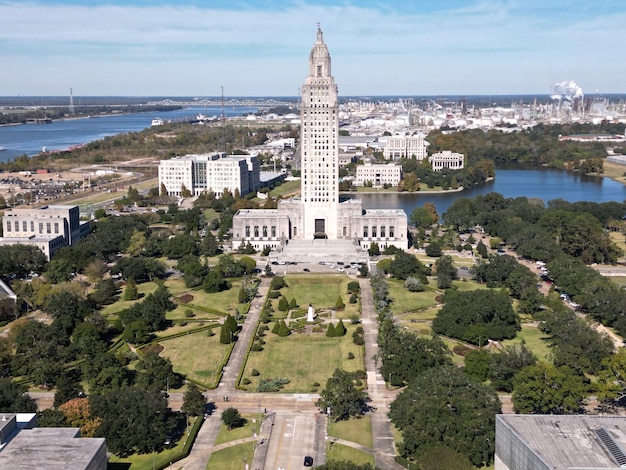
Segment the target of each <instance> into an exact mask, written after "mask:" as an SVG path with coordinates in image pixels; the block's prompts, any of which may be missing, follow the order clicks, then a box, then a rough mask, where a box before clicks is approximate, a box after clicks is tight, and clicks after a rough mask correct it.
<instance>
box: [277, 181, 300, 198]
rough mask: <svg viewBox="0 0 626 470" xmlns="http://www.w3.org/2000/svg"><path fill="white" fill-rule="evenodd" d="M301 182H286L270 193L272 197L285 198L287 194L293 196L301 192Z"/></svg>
mask: <svg viewBox="0 0 626 470" xmlns="http://www.w3.org/2000/svg"><path fill="white" fill-rule="evenodd" d="M300 186H301V185H300V180H297V181H285V182H284V183H283V184H281V185H280V186H276V187H275V188H274V189H272V190H271V191H270V196H272V197H276V196H284V195H285V194H291V193H296V192H300Z"/></svg>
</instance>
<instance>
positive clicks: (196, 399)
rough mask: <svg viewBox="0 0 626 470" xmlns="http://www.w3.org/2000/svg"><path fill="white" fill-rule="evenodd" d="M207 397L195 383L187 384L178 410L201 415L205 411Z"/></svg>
mask: <svg viewBox="0 0 626 470" xmlns="http://www.w3.org/2000/svg"><path fill="white" fill-rule="evenodd" d="M206 404H207V399H206V397H205V396H204V395H203V394H202V392H201V391H200V389H199V388H198V386H197V385H196V384H193V383H190V384H189V385H187V390H186V391H185V393H184V395H183V406H181V408H180V410H181V411H182V412H183V413H187V414H188V415H191V416H202V415H204V412H205V411H206Z"/></svg>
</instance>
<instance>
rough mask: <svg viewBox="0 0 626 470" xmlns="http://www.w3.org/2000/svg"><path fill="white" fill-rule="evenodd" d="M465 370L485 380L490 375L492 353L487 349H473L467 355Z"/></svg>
mask: <svg viewBox="0 0 626 470" xmlns="http://www.w3.org/2000/svg"><path fill="white" fill-rule="evenodd" d="M463 362H464V364H465V367H464V368H463V371H464V372H465V373H466V374H467V375H469V376H470V377H472V378H474V379H476V380H478V381H479V382H484V381H485V380H487V377H489V370H490V368H491V354H489V352H488V351H487V350H485V349H473V350H472V351H470V352H468V353H467V354H466V355H465V359H464V361H463Z"/></svg>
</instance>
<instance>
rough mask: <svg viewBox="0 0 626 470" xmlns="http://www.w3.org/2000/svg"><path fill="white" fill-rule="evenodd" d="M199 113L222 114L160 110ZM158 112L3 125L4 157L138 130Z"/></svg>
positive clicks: (170, 116)
mask: <svg viewBox="0 0 626 470" xmlns="http://www.w3.org/2000/svg"><path fill="white" fill-rule="evenodd" d="M257 110H258V108H256V107H245V106H238V107H234V108H232V107H231V108H224V115H225V116H226V117H234V116H241V115H243V114H245V113H255V112H256V111H257ZM198 113H202V114H204V115H205V116H209V117H211V116H221V113H222V110H221V108H220V107H207V108H205V107H189V108H184V109H177V110H174V111H168V112H163V113H158V117H160V118H161V119H163V120H164V121H168V120H172V121H176V120H182V119H185V118H193V117H195V116H196V115H197V114H198ZM155 117H157V114H156V113H132V114H110V115H102V116H97V117H91V118H86V117H85V118H78V119H63V120H58V121H53V122H52V123H50V124H20V125H17V126H4V127H0V147H6V150H4V151H2V152H0V161H3V162H6V161H9V160H13V159H14V158H15V157H19V156H20V155H24V154H26V155H28V156H33V155H36V154H38V153H39V152H41V150H42V148H43V147H45V148H46V149H47V150H63V149H67V148H68V147H70V146H72V145H79V144H85V143H87V142H92V141H94V140H98V139H102V138H104V137H107V136H110V135H115V134H122V133H124V132H138V131H141V130H143V129H145V128H147V127H150V125H151V123H152V119H154V118H155Z"/></svg>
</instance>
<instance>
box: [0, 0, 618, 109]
mask: <svg viewBox="0 0 626 470" xmlns="http://www.w3.org/2000/svg"><path fill="white" fill-rule="evenodd" d="M318 22H319V24H320V25H321V28H322V30H323V32H324V40H325V42H326V44H327V46H328V49H329V51H330V54H331V58H332V74H333V76H334V78H335V81H336V83H337V84H338V86H339V94H340V95H343V96H382V95H473V94H482V95H500V94H537V95H549V94H551V92H552V86H553V85H554V84H555V83H558V82H563V81H569V80H573V81H575V82H576V83H577V84H578V86H580V87H581V88H582V90H583V93H584V94H587V95H589V94H594V93H597V92H600V93H625V92H626V60H624V43H625V38H626V30H625V28H624V25H626V1H624V0H599V1H590V0H429V1H424V0H390V1H375V0H345V1H330V0H206V1H197V0H196V1H193V0H152V1H147V0H59V1H52V0H39V1H37V0H35V1H30V0H0V96H17V95H23V96H31V95H35V96H45V95H69V89H70V87H71V88H73V94H74V96H94V95H97V96H107V95H112V96H198V97H202V96H219V95H220V94H221V87H223V89H224V94H225V96H233V97H235V96H296V95H297V94H298V92H299V87H300V86H301V85H302V83H303V82H304V79H305V78H306V75H307V73H308V56H309V52H310V50H311V47H312V45H313V43H314V42H315V38H316V29H317V24H318Z"/></svg>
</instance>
